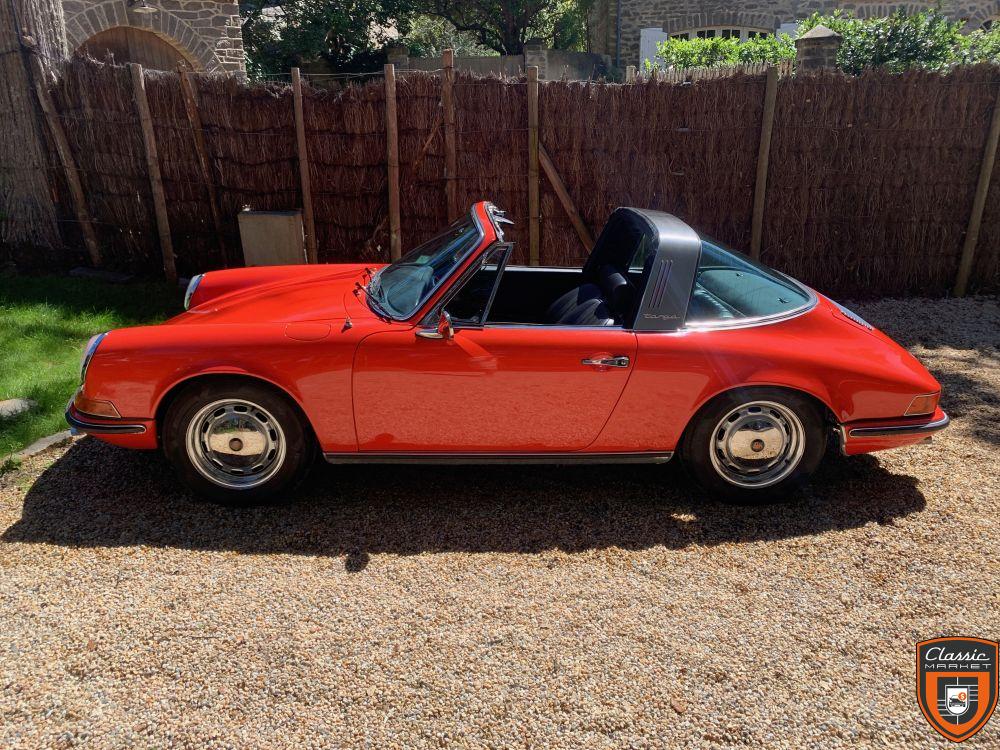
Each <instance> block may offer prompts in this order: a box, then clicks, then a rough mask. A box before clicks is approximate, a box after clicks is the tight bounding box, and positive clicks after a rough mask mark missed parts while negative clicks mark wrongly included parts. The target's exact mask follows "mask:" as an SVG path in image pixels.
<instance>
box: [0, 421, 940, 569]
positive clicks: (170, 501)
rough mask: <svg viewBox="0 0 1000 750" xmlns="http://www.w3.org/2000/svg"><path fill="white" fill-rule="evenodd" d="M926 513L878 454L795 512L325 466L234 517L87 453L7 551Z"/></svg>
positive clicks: (625, 489)
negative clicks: (281, 498) (23, 545)
mask: <svg viewBox="0 0 1000 750" xmlns="http://www.w3.org/2000/svg"><path fill="white" fill-rule="evenodd" d="M924 506H925V501H924V497H923V495H922V494H921V493H920V491H919V489H918V488H917V484H916V480H915V479H914V478H912V477H909V476H901V475H898V474H892V473H890V472H888V471H886V470H885V469H884V468H883V467H882V466H881V464H879V462H878V461H877V460H876V459H874V458H872V457H870V456H857V457H853V458H850V459H846V458H843V457H841V456H839V455H837V454H835V453H834V452H833V451H831V453H830V455H829V456H828V460H827V461H826V462H825V463H824V466H823V467H822V468H821V470H820V472H819V474H818V475H817V476H816V478H815V481H814V482H813V484H812V485H811V487H810V488H808V489H806V490H804V491H803V492H802V494H801V496H800V497H799V498H797V499H796V500H795V501H794V502H789V503H783V504H775V505H768V506H731V505H724V504H721V503H718V502H714V501H711V500H708V499H705V498H704V497H703V496H702V494H701V492H700V491H699V490H698V489H697V488H696V487H693V486H692V485H691V484H690V483H689V482H688V481H687V480H686V479H685V478H684V475H683V472H682V471H680V467H679V466H676V465H673V464H668V465H666V466H655V465H651V466H645V465H637V466H635V465H629V466H587V467H546V466H494V467H474V466H465V467H448V466H445V467H441V466H428V467H416V466H345V467H330V466H325V465H323V466H318V467H317V471H315V472H314V473H313V475H312V477H311V478H310V480H309V481H308V482H307V483H306V484H305V486H303V487H301V488H300V489H299V490H298V491H297V492H296V493H295V495H294V497H292V498H290V499H289V500H288V501H286V502H284V503H281V504H277V505H271V506H265V507H257V508H249V509H231V508H225V507H220V506H216V505H212V504H209V503H205V502H200V501H198V500H196V499H194V498H192V497H191V496H190V495H189V494H188V493H187V492H186V491H185V490H184V489H183V488H182V487H181V486H180V485H179V483H178V482H177V480H176V479H175V478H174V476H173V473H172V471H171V468H170V466H169V465H168V464H167V463H166V462H165V461H164V460H163V459H162V458H161V457H160V456H159V454H156V453H134V452H129V451H124V450H119V449H116V448H113V447H110V446H107V445H105V444H103V443H100V442H98V441H96V440H93V439H85V440H83V441H80V442H79V443H77V444H75V445H74V446H73V447H72V448H70V450H69V451H67V452H66V453H65V454H64V455H63V456H61V457H60V458H59V459H58V460H56V461H55V462H54V463H53V464H52V465H51V466H49V467H48V468H47V469H46V470H45V471H44V472H43V473H42V474H41V476H39V477H38V479H37V480H36V481H35V482H34V484H33V485H32V486H31V487H30V488H29V489H28V491H27V494H26V495H25V498H24V509H23V514H22V518H21V519H20V520H19V521H17V522H16V523H15V524H14V525H13V526H11V527H10V528H9V529H7V530H6V532H5V533H4V534H3V535H2V537H0V538H2V540H3V541H4V542H29V543H48V544H58V545H66V546H72V547H107V546H131V545H153V546H160V547H175V548H184V549H196V550H232V551H239V552H247V553H288V554H308V555H331V556H345V557H346V560H345V565H346V567H347V569H348V570H354V571H358V570H362V569H363V568H364V567H365V565H366V564H367V562H368V560H369V556H370V555H373V554H378V553H393V554H417V553H421V552H452V551H461V552H521V553H533V552H541V551H545V550H553V549H558V550H563V551H567V552H577V551H582V550H589V549H600V548H607V547H618V548H622V549H633V550H634V549H645V548H649V547H654V546H657V545H663V546H665V547H668V548H674V549H678V548H683V547H686V546H689V545H695V544H697V545H717V544H723V543H733V542H753V541H760V540H775V539H786V538H791V537H799V536H808V535H814V534H819V533H823V532H827V531H836V530H838V529H849V528H855V527H859V526H863V525H865V524H868V523H872V522H875V523H879V524H892V523H893V522H894V521H895V520H896V519H898V518H902V517H904V516H907V515H909V514H911V513H916V512H918V511H920V510H922V509H923V508H924Z"/></svg>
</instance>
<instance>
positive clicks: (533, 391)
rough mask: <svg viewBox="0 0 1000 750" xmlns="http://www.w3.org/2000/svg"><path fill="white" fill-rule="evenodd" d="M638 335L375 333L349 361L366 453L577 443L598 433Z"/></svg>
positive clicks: (520, 330) (574, 447)
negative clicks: (616, 363)
mask: <svg viewBox="0 0 1000 750" xmlns="http://www.w3.org/2000/svg"><path fill="white" fill-rule="evenodd" d="M635 349H636V335H635V334H634V333H632V332H631V331H623V330H621V329H620V328H618V329H614V328H609V329H577V330H571V329H546V328H544V327H540V328H532V327H497V328H486V329H482V330H479V329H460V330H457V331H456V332H455V337H454V338H453V339H450V340H448V339H445V340H427V339H421V338H418V337H417V336H416V335H415V332H414V331H413V330H404V331H392V332H388V331H387V332H384V333H376V334H373V335H371V336H369V337H368V338H366V339H365V340H364V341H363V342H361V346H360V347H359V348H358V353H357V355H356V357H355V359H354V402H355V414H354V418H355V424H356V425H357V430H358V443H359V446H360V448H361V450H363V451H368V450H370V451H426V450H435V451H445V452H483V451H486V452H488V451H510V452H518V453H531V452H536V451H537V452H546V451H559V452H568V451H578V450H584V449H585V448H587V447H588V446H589V445H590V444H591V443H593V442H594V440H595V439H596V438H597V436H598V434H600V432H601V430H602V429H603V427H604V424H605V423H606V422H607V420H608V417H610V416H611V413H612V411H613V410H614V408H615V405H616V404H617V403H618V399H619V397H620V396H621V394H622V391H623V390H624V389H625V385H626V383H627V382H628V379H629V376H630V375H631V373H632V368H603V369H597V368H594V367H588V366H584V365H583V364H581V360H583V359H586V358H598V357H608V356H627V357H629V358H630V359H631V360H633V361H634V360H635Z"/></svg>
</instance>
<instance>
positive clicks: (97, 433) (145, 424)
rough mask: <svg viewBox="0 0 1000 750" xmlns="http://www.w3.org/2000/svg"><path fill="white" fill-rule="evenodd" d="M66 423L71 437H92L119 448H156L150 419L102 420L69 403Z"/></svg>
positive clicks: (153, 426)
mask: <svg viewBox="0 0 1000 750" xmlns="http://www.w3.org/2000/svg"><path fill="white" fill-rule="evenodd" d="M66 422H68V423H69V427H70V432H71V433H72V434H73V435H93V436H94V437H95V438H97V439H98V440H101V441H103V442H105V443H111V444H112V445H117V446H119V447H120V448H132V449H134V450H153V449H155V448H156V447H157V436H156V422H155V420H152V419H136V418H126V419H104V418H102V417H94V416H91V415H90V414H85V413H83V412H81V411H80V410H79V409H77V408H76V406H74V405H73V402H72V401H70V403H69V405H68V406H67V407H66Z"/></svg>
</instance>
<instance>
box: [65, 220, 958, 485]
mask: <svg viewBox="0 0 1000 750" xmlns="http://www.w3.org/2000/svg"><path fill="white" fill-rule="evenodd" d="M505 223H507V220H506V219H505V218H504V216H503V212H501V211H499V210H498V209H496V208H495V207H494V206H493V205H492V204H490V203H478V204H476V205H475V206H473V207H472V209H471V211H470V212H469V214H468V215H467V216H465V217H464V218H462V219H461V220H459V221H457V222H455V223H454V224H452V225H451V226H450V227H449V228H448V229H447V230H446V231H445V232H444V233H443V234H441V235H440V236H438V237H435V238H434V239H432V240H431V241H429V242H427V243H425V244H423V245H420V246H419V247H417V248H415V249H413V250H411V251H410V252H408V253H407V254H406V255H405V256H404V257H403V258H401V259H400V260H398V261H397V262H395V263H393V264H391V265H387V266H368V267H366V266H364V265H360V264H355V265H312V266H286V267H264V268H241V269H235V270H228V271H215V272H212V273H207V274H204V275H202V276H198V277H195V278H194V279H192V281H191V285H190V287H189V288H188V294H187V301H186V308H187V311H186V312H184V313H182V314H181V315H179V316H177V317H175V318H173V319H172V320H169V321H167V322H166V323H164V324H163V325H159V326H150V327H142V328H127V329H121V330H115V331H111V332H109V333H105V334H101V335H99V336H95V337H94V338H93V339H92V340H91V341H90V343H89V344H88V345H87V348H86V352H85V354H84V358H83V364H82V373H81V381H82V385H81V387H80V390H79V391H78V393H77V394H76V396H75V397H74V399H73V401H72V403H71V404H70V406H69V409H68V412H67V415H66V417H67V420H68V421H69V423H70V425H71V426H72V427H74V428H75V429H76V430H78V431H79V432H86V433H90V434H93V435H95V436H97V437H98V438H100V439H101V440H105V441H107V442H109V443H113V444H115V445H119V446H123V447H127V448H140V449H154V448H158V447H162V448H163V450H164V452H165V453H166V455H167V456H168V457H169V459H170V460H171V461H172V462H173V463H174V464H175V465H176V467H177V470H178V472H179V473H180V475H181V477H182V478H183V479H184V481H185V482H186V483H187V484H188V485H189V486H190V487H191V488H192V489H194V490H195V491H197V492H199V493H202V494H205V495H209V496H211V497H214V498H217V499H222V500H226V501H230V502H232V501H235V502H247V501H258V500H260V499H262V498H265V497H269V496H273V495H275V494H276V493H280V492H282V491H284V490H288V489H289V488H290V487H292V486H293V485H294V484H295V483H296V482H297V481H298V480H300V479H301V478H302V477H303V476H304V474H305V472H306V471H307V470H308V468H309V466H310V464H311V463H312V462H313V459H314V457H315V456H316V454H317V452H321V453H322V454H323V456H324V457H325V458H326V460H327V461H329V462H331V463H334V464H337V463H357V462H368V463H380V462H381V463H390V462H422V463H485V462H501V463H516V462H530V463H571V462H599V463H631V462H663V461H667V460H669V459H670V458H671V457H673V456H674V454H675V453H676V454H679V455H680V458H681V459H682V460H683V462H684V464H685V465H686V466H687V467H688V469H689V470H690V473H691V474H692V475H693V476H694V477H695V479H697V480H698V481H699V482H700V483H701V484H702V485H703V486H704V487H705V488H707V489H708V490H710V491H711V492H713V493H714V494H716V495H721V496H729V497H735V498H738V499H742V500H748V499H749V500H754V499H768V498H772V497H775V496H777V495H779V494H782V493H784V492H786V491H787V490H789V489H790V488H791V487H793V486H795V485H796V484H798V483H799V482H801V481H803V480H804V479H806V478H807V477H808V476H809V475H810V474H812V473H813V471H814V470H815V469H816V467H817V465H818V464H819V462H820V460H821V459H822V458H823V455H824V452H825V449H826V447H827V440H828V438H829V436H830V435H831V434H833V435H834V436H835V437H836V439H837V440H838V441H839V443H840V449H841V451H843V452H844V453H846V454H855V453H866V452H869V451H875V450H881V449H883V448H895V447H897V446H903V445H909V444H912V443H917V442H920V441H922V440H925V439H926V438H927V437H928V436H929V435H930V434H931V433H933V432H935V431H937V430H941V429H943V428H944V427H945V426H946V425H947V424H948V417H947V416H946V415H945V413H944V412H943V411H942V410H941V408H940V407H939V406H938V400H939V397H940V395H941V386H940V385H939V384H938V382H937V381H936V380H935V379H934V378H933V377H932V376H931V375H930V374H929V373H928V372H927V370H925V369H924V368H923V367H922V366H921V364H920V363H919V362H917V360H916V359H914V358H913V357H912V356H910V354H908V353H907V352H906V351H905V350H903V349H902V348H901V347H899V346H898V345H897V344H895V343H894V342H893V341H892V340H890V339H889V338H888V337H886V336H885V335H883V334H882V333H880V332H879V331H877V330H875V329H874V328H873V327H872V326H871V325H869V324H868V323H866V322H865V321H864V320H862V319H861V318H859V317H858V316H857V315H855V314H853V313H852V312H850V311H849V310H846V309H844V308H843V307H841V306H840V305H838V304H836V303H835V302H832V301H831V300H829V299H827V298H825V297H823V296H821V295H819V294H817V293H816V292H814V291H812V290H811V289H809V288H807V287H805V286H803V285H802V284H800V283H798V282H796V281H795V280H793V279H791V278H789V277H787V276H784V275H782V274H780V273H778V272H776V271H773V270H771V269H769V268H766V267H764V266H761V265H760V264H758V263H754V262H753V261H751V260H749V259H747V258H746V257H744V256H743V255H740V254H739V253H736V252H733V251H731V250H728V249H726V248H724V247H722V246H721V245H719V244H718V243H716V242H713V241H712V240H709V239H707V238H705V237H702V236H699V235H698V234H697V233H696V232H695V231H693V230H692V229H691V228H690V227H688V226H687V225H685V224H684V223H683V222H681V221H680V220H678V219H677V218H675V217H673V216H670V215H668V214H665V213H661V212H658V211H646V210H640V209H635V208H620V209H618V210H617V211H615V212H614V213H613V214H612V216H611V218H610V219H609V221H608V224H607V226H606V227H605V228H604V231H603V232H602V234H601V236H600V238H599V239H598V241H597V243H596V245H595V247H594V248H593V251H592V253H591V255H590V258H589V259H588V261H587V263H586V265H585V266H584V267H583V268H527V267H520V266H510V265H508V260H509V258H510V254H511V248H512V246H511V244H510V243H508V242H505V241H504V235H503V225H504V224H505Z"/></svg>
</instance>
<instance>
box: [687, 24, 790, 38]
mask: <svg viewBox="0 0 1000 750" xmlns="http://www.w3.org/2000/svg"><path fill="white" fill-rule="evenodd" d="M769 36H771V32H770V31H767V30H766V29H750V28H733V27H732V26H712V27H708V28H704V29H688V30H686V31H681V32H679V33H677V34H671V35H670V38H671V39H715V38H717V37H721V38H722V39H739V40H741V41H746V40H747V39H757V38H761V39H763V38H765V37H769Z"/></svg>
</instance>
